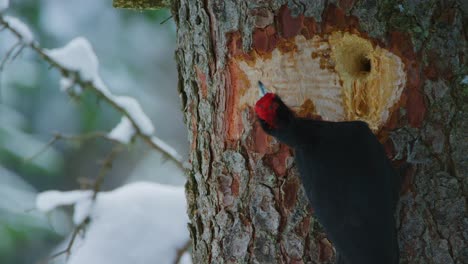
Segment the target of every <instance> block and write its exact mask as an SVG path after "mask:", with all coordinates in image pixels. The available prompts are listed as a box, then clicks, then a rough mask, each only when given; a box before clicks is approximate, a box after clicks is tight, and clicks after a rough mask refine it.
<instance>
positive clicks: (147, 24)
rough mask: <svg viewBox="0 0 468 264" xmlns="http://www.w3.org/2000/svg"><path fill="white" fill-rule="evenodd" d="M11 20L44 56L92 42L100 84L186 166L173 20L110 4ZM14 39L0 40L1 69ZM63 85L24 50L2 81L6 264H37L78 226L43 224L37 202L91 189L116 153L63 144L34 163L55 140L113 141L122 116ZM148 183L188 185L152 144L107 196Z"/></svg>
mask: <svg viewBox="0 0 468 264" xmlns="http://www.w3.org/2000/svg"><path fill="white" fill-rule="evenodd" d="M10 2H11V3H10V8H9V9H8V12H7V14H9V15H13V16H16V17H18V18H20V19H21V20H23V21H24V22H25V23H26V24H28V25H29V26H30V29H31V30H32V31H33V33H34V36H35V39H36V40H38V41H39V42H40V43H41V45H42V47H43V48H55V47H62V46H63V45H65V44H66V43H67V42H69V41H70V40H71V39H73V38H75V37H78V36H84V37H86V38H87V39H88V40H89V41H90V42H91V44H92V45H93V47H94V50H95V52H96V55H97V56H98V58H99V63H100V74H101V76H102V77H103V79H104V81H105V82H106V83H107V85H108V86H109V88H110V89H111V91H112V92H113V93H116V94H125V95H129V96H133V97H134V98H136V99H137V100H138V101H139V102H140V104H141V105H142V107H143V110H144V111H145V112H146V113H147V114H148V115H149V117H150V118H151V120H152V121H153V124H154V125H155V128H156V135H157V136H158V137H160V138H161V139H163V140H165V141H166V142H167V143H168V144H170V145H171V146H172V147H174V148H175V149H176V150H177V151H178V152H179V153H181V154H182V155H184V157H186V156H187V154H186V153H187V137H186V128H185V125H184V124H183V115H182V112H181V109H180V105H181V104H180V102H179V98H178V93H177V70H176V65H175V61H174V59H173V58H174V48H175V25H174V23H173V21H172V19H169V20H168V21H167V22H165V23H164V24H160V23H161V22H162V21H164V20H165V19H166V18H168V17H169V16H170V13H169V12H167V11H144V12H137V11H128V10H118V9H114V8H113V7H112V0H80V1H76V0H12V1H10ZM15 41H16V40H15V38H14V37H13V36H11V35H10V34H9V33H8V32H5V31H2V32H0V60H1V58H3V56H4V55H5V53H6V52H7V51H8V49H9V48H10V47H11V46H12V45H14V43H15ZM59 79H60V75H59V73H58V72H57V71H55V70H52V69H50V68H49V66H48V65H47V63H45V62H44V61H42V60H40V59H39V58H38V57H37V56H35V55H34V54H32V52H31V51H29V50H27V49H25V51H24V52H22V53H21V54H20V56H19V57H18V58H17V59H15V60H14V61H13V62H12V63H9V64H7V65H6V66H5V68H4V69H3V70H2V71H1V72H0V263H5V264H9V263H14V264H22V263H28V264H30V263H35V262H36V261H37V260H38V259H41V258H43V257H45V256H47V254H48V253H49V251H50V250H51V249H52V248H53V247H54V246H56V245H57V244H58V243H59V242H60V241H61V240H62V239H63V238H64V236H66V235H67V234H69V233H70V231H71V230H72V228H73V226H72V223H71V220H70V216H69V213H70V212H68V211H64V210H62V211H60V210H59V211H54V212H53V213H50V214H42V213H40V212H38V211H37V210H35V209H34V207H35V205H34V204H35V196H36V194H37V193H38V192H40V191H44V190H48V189H58V190H71V189H78V188H80V182H86V179H93V178H94V177H95V176H96V174H97V172H98V169H99V161H100V160H102V159H103V158H104V157H105V156H106V155H107V154H108V152H109V151H110V148H111V144H110V143H109V142H107V141H105V140H102V139H95V140H89V141H69V140H61V141H58V142H56V143H54V144H53V145H52V146H51V147H50V148H48V149H47V150H46V151H44V152H42V153H40V155H37V156H35V154H37V153H38V152H40V151H41V149H43V148H44V146H46V145H47V142H49V141H50V140H51V139H52V138H53V135H54V133H61V134H64V135H79V134H85V133H88V132H92V131H110V130H111V129H112V128H113V127H115V126H116V125H117V123H118V122H119V120H120V117H121V115H120V114H119V113H117V112H115V111H114V110H112V109H111V108H110V107H109V106H107V105H105V104H103V103H101V102H99V101H98V100H97V99H96V97H95V96H94V95H90V94H87V93H86V92H85V93H84V94H83V97H82V99H81V100H80V101H74V100H71V99H70V98H69V97H68V96H67V94H66V93H62V92H60V88H59ZM137 180H146V181H155V182H160V183H165V184H171V185H179V186H180V185H183V184H184V182H185V178H184V176H183V174H182V173H181V172H180V171H178V170H177V169H176V166H175V165H174V164H171V162H169V161H166V160H165V159H163V158H161V155H160V154H158V153H157V152H155V151H154V150H151V149H150V148H149V147H148V146H146V145H145V144H144V143H141V142H138V141H137V142H136V143H134V144H132V145H131V146H130V147H129V148H128V149H127V150H126V151H125V152H123V153H122V154H120V155H119V157H118V158H117V160H116V161H115V162H114V166H113V168H112V170H111V171H110V173H109V174H108V175H107V176H106V179H105V181H104V185H103V187H102V190H111V189H114V188H116V187H118V186H121V185H122V184H124V183H127V182H132V181H137Z"/></svg>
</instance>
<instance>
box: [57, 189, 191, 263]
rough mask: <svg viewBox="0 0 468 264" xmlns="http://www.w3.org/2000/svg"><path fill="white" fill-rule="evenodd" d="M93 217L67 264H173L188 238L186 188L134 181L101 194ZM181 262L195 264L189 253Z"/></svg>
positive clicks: (79, 237)
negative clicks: (178, 251) (192, 262)
mask: <svg viewBox="0 0 468 264" xmlns="http://www.w3.org/2000/svg"><path fill="white" fill-rule="evenodd" d="M72 192H76V191H72ZM81 192H82V191H78V193H81ZM88 200H89V201H91V197H89V198H88ZM82 202H83V200H80V202H79V203H82ZM78 207H81V206H75V210H76V209H77V208H78ZM83 207H85V206H83ZM80 210H81V209H80ZM83 210H84V211H85V212H86V210H85V208H84V209H83ZM76 213H77V212H76V211H75V214H76ZM89 218H90V223H89V225H88V226H87V227H86V229H85V234H84V236H78V237H76V240H75V243H74V247H73V249H72V254H71V255H70V258H69V260H68V261H67V264H83V263H88V264H101V263H113V264H128V263H155V262H157V263H161V264H166V263H167V264H170V263H174V260H175V258H176V253H177V250H178V249H181V248H183V247H184V245H186V243H187V242H188V241H189V239H190V238H189V232H188V230H187V223H188V217H187V214H186V200H185V191H184V188H183V187H176V186H168V185H162V184H158V183H150V182H136V183H131V184H127V185H124V186H123V187H120V188H118V189H116V190H114V191H110V192H101V193H99V194H98V195H97V197H96V200H95V201H94V203H93V206H92V207H90V214H89ZM64 243H67V241H64ZM64 246H66V244H64V245H62V246H61V247H59V248H57V251H60V250H63V248H62V247H64ZM182 259H183V261H182V262H181V263H185V264H189V263H191V260H190V256H189V254H186V255H184V256H183V258H182Z"/></svg>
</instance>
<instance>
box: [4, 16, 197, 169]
mask: <svg viewBox="0 0 468 264" xmlns="http://www.w3.org/2000/svg"><path fill="white" fill-rule="evenodd" d="M0 25H2V26H3V27H5V28H6V29H8V30H9V31H10V32H12V33H13V34H14V35H15V36H16V37H18V39H21V38H22V35H21V34H20V32H18V31H17V30H16V29H15V28H13V27H11V26H10V25H9V24H8V22H7V21H5V19H3V17H2V16H1V15H0ZM24 45H27V46H28V47H30V48H31V49H32V50H33V51H35V52H36V53H37V54H38V55H39V56H40V57H41V58H42V59H44V60H45V61H47V62H48V63H49V64H50V65H51V67H53V68H55V69H57V70H58V71H60V73H61V74H62V75H63V76H64V77H67V78H70V79H72V80H74V82H75V84H77V85H79V86H80V87H82V88H83V89H87V90H90V91H92V92H94V93H95V94H96V95H97V96H98V97H99V98H101V99H103V100H104V101H105V102H106V103H108V104H109V105H110V106H112V108H114V109H116V110H117V111H118V112H120V113H121V114H122V115H124V116H126V117H127V118H128V119H129V120H130V122H131V123H132V125H133V126H134V127H135V130H136V135H137V136H138V137H140V138H141V139H143V141H144V142H146V143H148V144H149V145H150V146H151V147H153V148H154V149H156V150H158V151H160V152H162V153H163V154H164V155H165V156H166V157H168V158H169V159H171V160H172V161H174V162H175V164H176V165H177V166H178V167H179V168H180V169H182V170H184V171H185V170H187V169H189V168H190V165H189V164H188V163H187V162H184V160H183V158H182V157H181V156H180V155H178V154H177V155H175V154H174V152H171V151H170V152H168V151H167V149H166V148H164V147H163V146H162V145H161V144H158V143H155V142H153V140H152V136H151V135H147V134H145V133H143V132H142V131H141V128H140V127H139V126H138V124H137V121H136V120H135V119H134V118H133V116H132V115H131V114H130V113H129V112H128V111H127V110H126V109H125V108H124V107H122V106H120V105H119V104H117V103H116V102H115V101H114V100H113V99H112V98H111V97H110V96H109V95H108V94H106V93H105V92H103V91H102V90H101V89H99V88H98V87H96V85H94V84H93V82H92V81H89V80H85V79H83V78H82V77H81V76H80V74H79V72H77V71H74V70H70V69H67V68H65V67H62V65H60V64H59V63H58V62H57V61H55V60H54V59H52V58H51V57H50V56H48V55H47V54H46V52H44V50H43V49H42V48H41V47H40V46H39V44H38V43H37V42H35V41H32V42H30V43H26V44H24Z"/></svg>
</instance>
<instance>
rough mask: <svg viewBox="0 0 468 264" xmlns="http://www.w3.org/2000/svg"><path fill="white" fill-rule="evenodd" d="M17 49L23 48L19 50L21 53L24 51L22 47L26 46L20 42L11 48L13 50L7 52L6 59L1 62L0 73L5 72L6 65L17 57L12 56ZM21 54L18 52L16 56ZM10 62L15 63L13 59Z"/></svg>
mask: <svg viewBox="0 0 468 264" xmlns="http://www.w3.org/2000/svg"><path fill="white" fill-rule="evenodd" d="M17 47H21V48H20V49H19V52H21V51H22V50H23V48H22V47H24V45H23V44H22V43H21V42H20V41H18V42H16V43H15V44H14V45H13V46H11V48H10V49H9V50H8V51H7V52H6V54H5V57H3V59H2V61H1V62H0V71H1V70H3V68H4V67H5V65H6V64H7V63H8V61H9V60H10V58H15V57H16V55H15V56H12V54H13V52H14V51H15V50H16V48H17ZM19 52H17V53H16V54H18V53H19ZM10 61H13V59H12V60H10Z"/></svg>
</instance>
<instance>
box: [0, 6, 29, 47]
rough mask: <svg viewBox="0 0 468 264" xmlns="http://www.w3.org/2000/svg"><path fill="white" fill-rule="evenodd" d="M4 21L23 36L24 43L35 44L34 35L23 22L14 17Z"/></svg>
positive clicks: (6, 17)
mask: <svg viewBox="0 0 468 264" xmlns="http://www.w3.org/2000/svg"><path fill="white" fill-rule="evenodd" d="M0 1H1V0H0ZM3 19H4V20H5V21H6V22H7V23H8V25H10V27H12V28H13V29H15V30H16V31H17V32H18V33H19V34H20V35H21V41H22V42H24V43H25V44H31V43H32V42H33V40H34V37H33V34H32V32H31V30H30V29H29V27H28V26H27V25H26V24H25V23H23V21H21V20H19V19H18V18H16V17H12V16H4V17H3Z"/></svg>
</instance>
